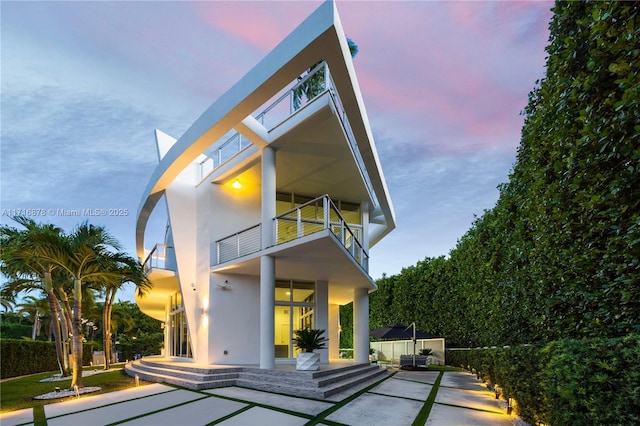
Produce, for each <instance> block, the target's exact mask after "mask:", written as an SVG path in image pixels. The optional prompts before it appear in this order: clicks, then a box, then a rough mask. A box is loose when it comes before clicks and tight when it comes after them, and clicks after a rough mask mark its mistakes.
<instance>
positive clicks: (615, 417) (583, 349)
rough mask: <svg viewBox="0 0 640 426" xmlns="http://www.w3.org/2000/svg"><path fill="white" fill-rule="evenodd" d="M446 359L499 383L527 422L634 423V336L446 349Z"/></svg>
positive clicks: (638, 413) (638, 366) (639, 373)
mask: <svg viewBox="0 0 640 426" xmlns="http://www.w3.org/2000/svg"><path fill="white" fill-rule="evenodd" d="M446 359H447V363H448V364H450V365H454V366H464V367H465V368H469V369H472V370H474V371H476V372H477V374H479V375H480V376H481V377H482V378H483V379H484V380H485V381H487V382H490V383H492V384H493V385H499V386H500V388H501V389H502V392H503V395H504V397H505V398H514V399H515V400H516V401H517V413H518V414H519V415H520V417H522V419H523V420H525V421H527V422H529V423H531V424H537V423H539V422H543V423H545V424H549V425H553V426H561V425H572V426H573V425H576V426H577V425H585V426H586V425H621V426H622V425H632V424H640V362H639V360H640V336H638V335H630V336H626V337H622V338H591V339H579V340H577V339H562V340H559V341H556V342H553V343H549V344H547V345H529V346H517V347H508V348H499V349H498V348H495V349H470V350H448V351H447V353H446Z"/></svg>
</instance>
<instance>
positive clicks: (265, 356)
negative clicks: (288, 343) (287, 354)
mask: <svg viewBox="0 0 640 426" xmlns="http://www.w3.org/2000/svg"><path fill="white" fill-rule="evenodd" d="M275 292H276V261H275V259H274V258H273V257H271V256H262V257H261V258H260V368H264V369H271V368H275V366H276V354H275V346H274V341H275V328H274V327H275V326H274V322H273V321H274V320H273V312H274V309H275Z"/></svg>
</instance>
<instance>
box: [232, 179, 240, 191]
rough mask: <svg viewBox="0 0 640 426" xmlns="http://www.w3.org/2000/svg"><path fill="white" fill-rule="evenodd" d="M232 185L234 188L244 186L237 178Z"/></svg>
mask: <svg viewBox="0 0 640 426" xmlns="http://www.w3.org/2000/svg"><path fill="white" fill-rule="evenodd" d="M231 187H232V188H234V189H240V188H242V184H241V183H240V181H239V180H238V179H236V180H234V181H233V183H232V184H231Z"/></svg>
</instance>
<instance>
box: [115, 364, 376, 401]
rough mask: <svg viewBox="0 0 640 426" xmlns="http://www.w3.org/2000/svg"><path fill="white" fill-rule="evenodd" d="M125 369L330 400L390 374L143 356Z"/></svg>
mask: <svg viewBox="0 0 640 426" xmlns="http://www.w3.org/2000/svg"><path fill="white" fill-rule="evenodd" d="M125 371H126V372H127V374H129V375H130V376H136V375H137V376H138V377H140V378H141V379H143V380H146V381H151V382H165V383H170V384H174V385H177V386H182V387H185V388H188V389H195V390H201V389H213V388H219V387H225V386H241V387H245V388H250V389H256V390H262V391H268V392H276V393H282V394H286V395H294V396H303V397H307V398H317V399H326V398H328V397H329V396H331V395H334V394H337V393H340V392H344V391H346V390H348V389H350V388H352V387H354V386H358V385H361V384H363V383H365V382H370V381H372V380H374V379H376V378H381V377H382V376H384V375H386V374H388V373H387V372H386V370H384V369H380V368H379V367H378V366H376V365H369V364H348V365H344V366H338V367H335V366H332V367H331V368H327V369H321V370H319V371H297V370H294V369H293V368H292V369H278V368H276V369H272V370H267V369H260V368H257V367H245V366H239V367H213V366H201V365H195V364H189V363H180V362H169V361H162V360H154V359H153V358H152V359H147V358H142V359H139V360H136V361H132V362H129V363H128V364H127V365H126V366H125Z"/></svg>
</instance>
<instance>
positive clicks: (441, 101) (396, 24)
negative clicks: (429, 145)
mask: <svg viewBox="0 0 640 426" xmlns="http://www.w3.org/2000/svg"><path fill="white" fill-rule="evenodd" d="M359 5H361V3H351V2H347V3H341V4H339V8H340V12H341V15H342V17H343V23H344V26H345V28H348V29H349V31H350V34H352V35H353V38H354V39H355V40H356V41H357V42H358V44H359V46H360V54H359V56H358V57H357V58H356V60H355V64H356V70H357V72H358V75H359V80H360V84H361V86H362V89H363V93H364V96H365V101H366V102H367V104H368V109H369V111H370V113H371V112H375V113H376V114H377V115H383V116H386V117H387V118H388V117H395V118H396V120H397V121H399V122H403V123H406V121H407V117H410V118H409V119H408V120H409V121H411V122H412V123H411V127H412V132H413V133H414V134H415V135H418V137H424V136H423V135H425V134H429V136H430V137H432V139H434V141H433V143H435V144H437V145H438V146H442V147H446V148H445V149H447V150H452V149H456V147H454V146H452V145H451V141H452V140H456V141H457V142H456V143H458V144H459V147H458V148H459V149H462V150H465V149H469V148H472V147H473V148H474V149H482V148H483V146H484V147H498V148H499V147H501V146H502V147H504V148H507V149H513V147H514V146H515V145H517V143H518V141H519V131H520V127H521V125H522V117H520V116H519V112H520V111H521V110H522V108H523V107H524V106H525V105H526V102H527V93H528V92H529V91H530V90H531V89H533V86H534V83H535V81H536V80H537V79H539V78H541V77H542V76H543V64H544V57H545V52H544V49H543V48H544V45H545V44H546V40H547V38H548V31H547V27H548V21H549V19H550V17H551V13H550V12H549V8H550V7H551V5H552V4H551V3H540V2H535V3H534V2H478V3H473V2H393V3H389V2H379V3H367V19H358V15H359V13H361V6H359ZM395 16H398V17H402V19H394V17H395ZM372 122H373V123H374V127H375V119H372ZM394 127H395V126H394ZM397 128H398V129H399V131H402V128H403V127H402V126H397ZM420 128H422V129H423V131H422V132H420V130H418V129H420ZM479 138H480V139H482V141H483V142H482V144H484V145H482V144H478V143H477V142H473V141H474V140H478V139H479Z"/></svg>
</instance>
